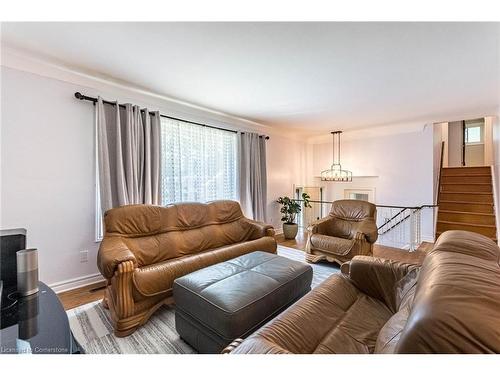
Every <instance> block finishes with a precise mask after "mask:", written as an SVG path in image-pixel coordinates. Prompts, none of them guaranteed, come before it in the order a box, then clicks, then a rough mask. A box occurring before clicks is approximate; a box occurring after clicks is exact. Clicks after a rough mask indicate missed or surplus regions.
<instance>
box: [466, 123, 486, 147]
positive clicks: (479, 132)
mask: <svg viewBox="0 0 500 375" xmlns="http://www.w3.org/2000/svg"><path fill="white" fill-rule="evenodd" d="M465 143H466V144H474V143H475V144H477V143H483V127H482V126H480V125H474V126H467V127H466V128H465Z"/></svg>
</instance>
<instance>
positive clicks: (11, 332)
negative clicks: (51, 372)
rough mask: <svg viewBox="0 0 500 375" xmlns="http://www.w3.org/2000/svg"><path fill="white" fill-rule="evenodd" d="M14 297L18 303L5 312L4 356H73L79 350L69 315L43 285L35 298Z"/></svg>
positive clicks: (0, 344)
mask: <svg viewBox="0 0 500 375" xmlns="http://www.w3.org/2000/svg"><path fill="white" fill-rule="evenodd" d="M3 292H4V293H5V292H6V291H5V290H4V291H3ZM10 297H11V299H17V302H16V303H13V304H8V305H7V306H8V307H7V308H3V309H2V312H1V331H0V354H69V353H73V352H75V351H76V350H77V349H76V348H75V342H74V340H73V337H72V335H71V330H70V327H69V321H68V316H67V315H66V311H64V308H63V306H62V304H61V302H60V301H59V298H58V297H57V295H56V294H55V293H54V291H53V290H52V289H50V288H49V287H48V286H47V285H45V284H44V283H43V282H39V291H38V293H35V294H33V295H31V296H27V297H19V296H18V295H17V293H11V294H10ZM4 306H5V305H3V306H2V307H4Z"/></svg>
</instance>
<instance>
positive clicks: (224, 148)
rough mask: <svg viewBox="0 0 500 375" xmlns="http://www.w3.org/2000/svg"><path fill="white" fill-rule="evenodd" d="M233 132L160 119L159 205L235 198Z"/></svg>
mask: <svg viewBox="0 0 500 375" xmlns="http://www.w3.org/2000/svg"><path fill="white" fill-rule="evenodd" d="M236 168H237V137H236V133H232V132H228V131H224V130H219V129H213V128H209V127H205V126H200V125H195V124H190V123H187V122H183V121H178V120H172V119H168V118H162V119H161V173H162V176H161V193H162V204H163V205H166V204H169V203H173V202H186V201H192V202H207V201H211V200H215V199H233V200H236V199H237V184H236V182H237V181H236V178H237V169H236Z"/></svg>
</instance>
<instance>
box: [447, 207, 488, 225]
mask: <svg viewBox="0 0 500 375" xmlns="http://www.w3.org/2000/svg"><path fill="white" fill-rule="evenodd" d="M438 221H441V222H453V223H463V224H480V225H493V226H495V215H493V214H487V213H477V212H464V211H448V210H442V209H441V208H440V209H439V211H438Z"/></svg>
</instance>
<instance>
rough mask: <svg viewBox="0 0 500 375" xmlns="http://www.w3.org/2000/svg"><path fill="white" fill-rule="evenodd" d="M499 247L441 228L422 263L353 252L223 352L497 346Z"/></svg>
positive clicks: (498, 349) (483, 349)
mask: <svg viewBox="0 0 500 375" xmlns="http://www.w3.org/2000/svg"><path fill="white" fill-rule="evenodd" d="M499 261H500V248H499V247H498V246H496V244H495V243H494V242H493V241H491V240H490V239H489V238H486V237H484V236H482V235H480V234H477V233H471V232H465V231H448V232H445V233H443V234H442V235H441V236H440V238H439V239H438V241H437V243H436V245H435V247H434V249H433V250H431V251H430V253H429V254H428V255H427V256H426V258H425V260H424V262H423V264H422V266H421V267H420V268H419V267H418V266H415V265H408V264H403V263H398V262H394V261H389V260H384V259H380V258H373V257H366V256H359V257H355V258H354V259H353V260H352V261H351V262H350V266H349V274H348V275H347V276H345V275H344V276H343V275H333V276H331V277H330V278H328V279H327V280H326V281H325V282H324V283H322V284H321V285H320V286H318V287H317V288H315V289H314V290H313V291H312V292H310V293H309V294H307V295H306V296H304V297H303V298H302V299H300V300H299V301H298V302H297V303H295V304H294V305H292V306H291V307H290V308H289V309H288V310H286V311H285V312H283V313H282V314H281V315H279V316H278V317H276V318H275V319H274V320H273V321H271V322H270V323H268V324H267V325H265V326H264V327H262V328H261V329H260V330H258V331H257V332H255V333H254V334H252V335H251V336H249V337H248V338H247V339H245V340H243V342H241V340H239V341H238V340H237V341H235V342H233V343H232V344H231V345H230V346H229V347H228V348H227V351H230V352H231V353H500V264H499Z"/></svg>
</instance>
